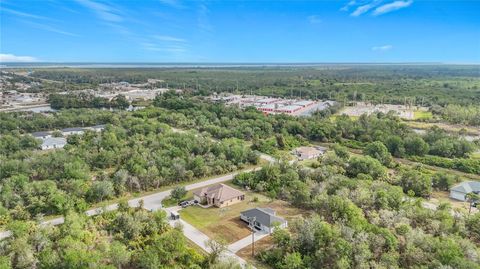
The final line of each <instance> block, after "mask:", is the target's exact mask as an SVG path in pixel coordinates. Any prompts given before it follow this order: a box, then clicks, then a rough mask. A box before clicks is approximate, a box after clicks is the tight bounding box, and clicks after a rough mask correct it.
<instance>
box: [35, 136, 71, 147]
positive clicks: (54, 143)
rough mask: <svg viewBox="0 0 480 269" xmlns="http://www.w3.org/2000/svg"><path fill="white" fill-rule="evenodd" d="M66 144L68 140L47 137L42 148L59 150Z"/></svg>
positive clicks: (43, 140)
mask: <svg viewBox="0 0 480 269" xmlns="http://www.w3.org/2000/svg"><path fill="white" fill-rule="evenodd" d="M66 144H67V139H65V138H63V137H47V138H45V139H42V145H40V148H41V149H42V150H47V149H59V148H63V147H64V146H65V145H66Z"/></svg>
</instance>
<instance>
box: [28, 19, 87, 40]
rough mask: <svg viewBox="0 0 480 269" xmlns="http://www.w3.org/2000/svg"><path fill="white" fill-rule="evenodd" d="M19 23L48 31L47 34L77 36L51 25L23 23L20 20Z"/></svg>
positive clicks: (31, 22)
mask: <svg viewBox="0 0 480 269" xmlns="http://www.w3.org/2000/svg"><path fill="white" fill-rule="evenodd" d="M21 21H22V22H24V23H25V24H28V25H30V26H32V27H35V28H37V29H41V30H45V31H49V32H52V33H57V34H62V35H68V36H78V35H77V34H74V33H71V32H67V31H64V30H61V29H58V28H56V27H54V26H51V25H48V24H43V23H38V22H33V21H25V20H21Z"/></svg>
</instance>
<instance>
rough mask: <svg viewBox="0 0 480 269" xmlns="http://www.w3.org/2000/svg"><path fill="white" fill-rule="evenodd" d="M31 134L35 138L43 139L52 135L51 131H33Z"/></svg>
mask: <svg viewBox="0 0 480 269" xmlns="http://www.w3.org/2000/svg"><path fill="white" fill-rule="evenodd" d="M32 136H33V137H35V138H40V139H45V138H49V137H52V132H50V131H43V132H34V133H32Z"/></svg>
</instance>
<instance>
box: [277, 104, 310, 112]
mask: <svg viewBox="0 0 480 269" xmlns="http://www.w3.org/2000/svg"><path fill="white" fill-rule="evenodd" d="M302 108H303V107H301V106H297V105H289V106H282V107H279V108H276V109H275V112H277V113H287V114H293V113H295V112H297V111H299V110H300V109H302Z"/></svg>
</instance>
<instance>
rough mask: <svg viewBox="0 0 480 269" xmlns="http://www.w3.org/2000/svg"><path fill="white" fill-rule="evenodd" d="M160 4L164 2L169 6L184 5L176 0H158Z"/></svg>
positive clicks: (177, 6)
mask: <svg viewBox="0 0 480 269" xmlns="http://www.w3.org/2000/svg"><path fill="white" fill-rule="evenodd" d="M159 1H160V2H161V3H162V4H165V5H167V6H171V7H174V8H184V6H183V5H182V4H181V3H180V1H177V0H159Z"/></svg>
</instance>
